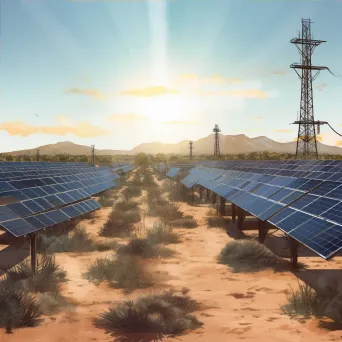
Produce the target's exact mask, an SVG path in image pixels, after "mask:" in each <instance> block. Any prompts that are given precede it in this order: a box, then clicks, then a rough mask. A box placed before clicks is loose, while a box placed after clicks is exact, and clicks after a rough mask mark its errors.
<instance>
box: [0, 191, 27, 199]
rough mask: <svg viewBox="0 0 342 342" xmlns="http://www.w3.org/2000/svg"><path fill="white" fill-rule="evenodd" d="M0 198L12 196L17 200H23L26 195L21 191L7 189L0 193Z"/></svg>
mask: <svg viewBox="0 0 342 342" xmlns="http://www.w3.org/2000/svg"><path fill="white" fill-rule="evenodd" d="M0 198H11V199H12V198H13V199H15V200H17V201H23V200H26V199H28V197H27V196H26V195H24V194H23V193H22V192H21V191H18V190H17V191H7V192H2V193H1V194H0Z"/></svg>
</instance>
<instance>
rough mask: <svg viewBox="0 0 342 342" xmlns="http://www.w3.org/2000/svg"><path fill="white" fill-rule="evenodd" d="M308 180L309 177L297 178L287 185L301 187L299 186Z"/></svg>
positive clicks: (291, 187)
mask: <svg viewBox="0 0 342 342" xmlns="http://www.w3.org/2000/svg"><path fill="white" fill-rule="evenodd" d="M307 182H308V179H303V178H297V179H296V180H295V181H293V182H291V183H290V184H289V185H287V186H286V187H287V188H290V189H299V187H301V186H303V185H304V184H305V183H307Z"/></svg>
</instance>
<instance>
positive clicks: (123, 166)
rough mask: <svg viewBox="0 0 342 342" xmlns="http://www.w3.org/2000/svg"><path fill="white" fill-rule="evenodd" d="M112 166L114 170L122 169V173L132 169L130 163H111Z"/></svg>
mask: <svg viewBox="0 0 342 342" xmlns="http://www.w3.org/2000/svg"><path fill="white" fill-rule="evenodd" d="M112 168H113V171H114V172H118V171H122V172H123V173H128V172H129V171H131V170H133V169H134V166H133V165H132V164H113V165H112Z"/></svg>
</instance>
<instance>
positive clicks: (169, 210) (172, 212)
mask: <svg viewBox="0 0 342 342" xmlns="http://www.w3.org/2000/svg"><path fill="white" fill-rule="evenodd" d="M179 208H180V205H179V204H175V203H166V204H164V205H163V206H161V207H160V208H159V209H158V212H159V216H160V217H161V218H162V219H163V220H165V221H174V220H176V219H179V218H182V217H183V215H184V213H183V212H182V211H180V210H179Z"/></svg>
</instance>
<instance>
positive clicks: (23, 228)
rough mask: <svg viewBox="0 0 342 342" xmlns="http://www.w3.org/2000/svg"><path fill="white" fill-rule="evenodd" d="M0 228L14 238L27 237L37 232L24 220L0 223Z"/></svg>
mask: <svg viewBox="0 0 342 342" xmlns="http://www.w3.org/2000/svg"><path fill="white" fill-rule="evenodd" d="M1 226H2V227H4V228H5V229H6V230H7V231H8V232H9V233H11V234H12V235H14V236H16V237H19V236H23V235H27V234H29V233H32V232H35V231H36V230H37V229H36V228H34V227H33V226H32V225H31V224H30V223H28V222H27V221H26V220H24V219H16V220H12V221H5V222H1Z"/></svg>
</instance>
